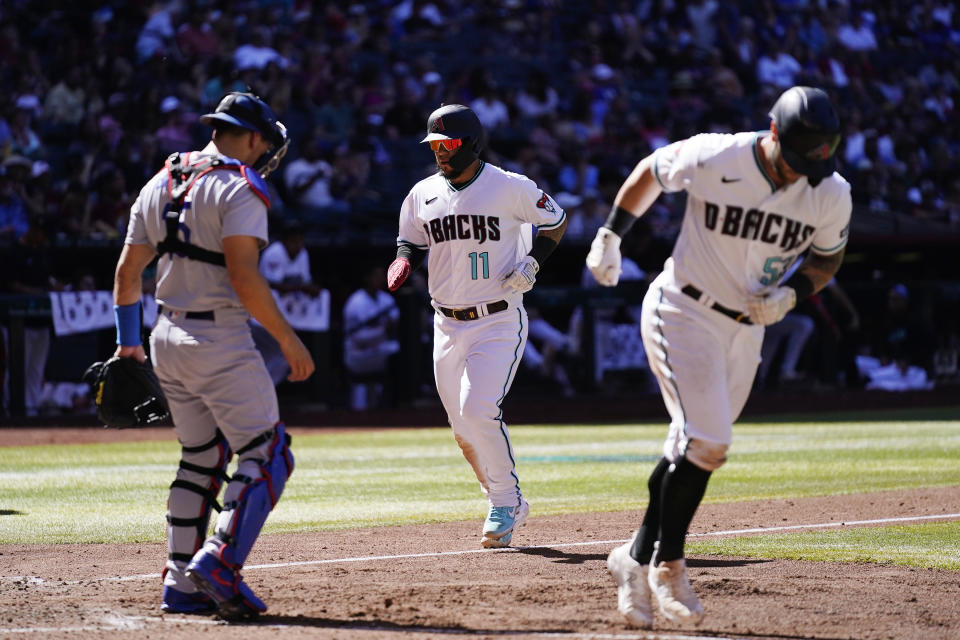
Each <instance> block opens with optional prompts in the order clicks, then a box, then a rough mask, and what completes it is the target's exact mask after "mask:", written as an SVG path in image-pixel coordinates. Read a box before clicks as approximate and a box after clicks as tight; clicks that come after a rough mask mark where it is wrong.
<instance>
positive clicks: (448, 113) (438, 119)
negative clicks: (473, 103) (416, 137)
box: [420, 104, 483, 156]
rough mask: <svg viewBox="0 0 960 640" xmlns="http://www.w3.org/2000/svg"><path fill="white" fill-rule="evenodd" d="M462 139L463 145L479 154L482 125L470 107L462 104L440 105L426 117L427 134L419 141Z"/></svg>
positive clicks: (481, 148) (481, 149) (481, 140)
mask: <svg viewBox="0 0 960 640" xmlns="http://www.w3.org/2000/svg"><path fill="white" fill-rule="evenodd" d="M457 139H459V140H463V146H464V148H466V149H469V150H471V151H473V154H474V156H479V155H480V152H481V151H483V125H482V124H480V118H478V117H477V114H475V113H474V112H473V110H472V109H471V108H470V107H466V106H464V105H462V104H447V105H441V106H440V108H439V109H437V110H436V111H434V112H433V113H431V114H430V117H429V118H427V135H426V137H425V138H424V139H423V140H421V141H420V142H429V141H431V140H457Z"/></svg>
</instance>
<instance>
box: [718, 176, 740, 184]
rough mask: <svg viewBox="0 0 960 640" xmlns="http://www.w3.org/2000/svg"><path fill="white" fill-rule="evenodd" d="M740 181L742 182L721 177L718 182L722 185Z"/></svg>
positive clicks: (738, 179)
mask: <svg viewBox="0 0 960 640" xmlns="http://www.w3.org/2000/svg"><path fill="white" fill-rule="evenodd" d="M740 180H742V178H728V177H727V176H723V177H722V178H720V182H722V183H724V184H727V183H730V182H740Z"/></svg>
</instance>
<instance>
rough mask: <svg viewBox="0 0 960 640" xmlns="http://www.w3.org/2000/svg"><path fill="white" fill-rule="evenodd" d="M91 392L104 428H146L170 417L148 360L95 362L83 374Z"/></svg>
mask: <svg viewBox="0 0 960 640" xmlns="http://www.w3.org/2000/svg"><path fill="white" fill-rule="evenodd" d="M83 380H84V382H86V383H87V384H89V385H90V386H91V387H92V389H93V395H94V400H95V402H96V405H97V417H98V418H100V421H101V422H103V424H104V425H105V426H107V427H113V428H115V429H126V428H129V427H145V426H147V425H151V424H156V423H157V422H161V421H163V420H166V419H167V417H168V416H169V415H170V410H169V409H168V408H167V399H166V398H165V397H164V395H163V390H162V389H161V388H160V381H159V380H157V375H156V374H155V373H154V372H153V367H151V366H150V363H149V361H147V362H146V363H143V364H141V363H139V362H137V361H136V360H135V359H134V358H118V357H116V356H114V357H113V358H110V359H109V360H107V361H106V362H94V363H93V364H92V365H90V367H89V368H88V369H87V370H86V372H85V373H84V374H83Z"/></svg>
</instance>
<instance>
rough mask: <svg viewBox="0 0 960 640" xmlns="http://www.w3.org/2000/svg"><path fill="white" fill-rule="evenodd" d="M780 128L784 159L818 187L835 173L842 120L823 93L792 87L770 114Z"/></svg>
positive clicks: (820, 90)
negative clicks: (821, 181) (824, 179)
mask: <svg viewBox="0 0 960 640" xmlns="http://www.w3.org/2000/svg"><path fill="white" fill-rule="evenodd" d="M770 117H771V118H773V121H774V122H775V123H776V125H777V133H778V135H779V136H780V149H781V151H782V153H783V159H784V160H785V161H786V162H787V164H788V165H789V166H790V168H791V169H793V170H794V171H796V172H797V173H802V174H804V175H805V176H807V178H808V179H809V180H810V184H812V185H814V186H816V185H817V184H818V183H819V182H820V180H822V179H823V178H826V177H827V176H829V175H830V174H832V173H833V172H834V170H835V169H836V166H837V159H836V156H835V155H834V153H835V152H836V150H837V145H839V144H840V119H839V118H838V117H837V112H836V111H835V110H834V108H833V105H832V104H831V103H830V98H829V97H828V96H827V94H826V92H824V91H823V90H822V89H815V88H813V87H792V88H790V89H787V90H786V91H784V92H783V94H781V96H780V97H779V98H778V99H777V101H776V103H774V105H773V108H772V109H771V110H770Z"/></svg>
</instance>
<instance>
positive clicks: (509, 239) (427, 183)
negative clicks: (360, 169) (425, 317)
mask: <svg viewBox="0 0 960 640" xmlns="http://www.w3.org/2000/svg"><path fill="white" fill-rule="evenodd" d="M421 142H427V143H429V144H430V149H431V150H432V151H433V153H434V156H435V157H436V161H437V168H438V169H439V171H438V172H437V173H436V174H435V175H432V176H430V177H429V178H426V179H424V180H421V181H420V182H418V183H417V184H416V185H414V187H413V189H411V190H410V193H409V194H407V197H406V199H405V200H404V201H403V205H402V206H401V208H400V233H399V236H398V237H397V257H396V260H394V261H393V263H392V264H391V265H390V268H389V270H388V272H387V287H388V288H389V289H390V291H395V290H396V289H397V288H398V287H399V286H400V285H401V284H403V282H404V280H406V279H407V276H409V275H410V272H411V271H412V270H413V269H415V268H416V267H417V266H418V265H419V264H420V263H421V262H422V261H423V258H424V257H425V256H426V255H429V258H428V261H427V270H428V273H429V275H428V282H429V288H430V297H431V298H432V303H431V304H432V305H433V308H434V309H435V311H436V313H435V315H434V332H433V341H434V342H433V371H434V376H435V377H436V381H437V391H438V393H439V394H440V400H441V401H442V402H443V406H444V409H446V412H447V419H448V420H449V422H450V426H451V427H452V428H453V434H454V437H455V438H456V440H457V444H459V445H460V449H461V450H462V451H463V455H464V457H465V458H466V459H467V462H469V463H470V466H471V467H473V471H474V473H476V475H477V479H478V480H479V481H480V485H481V487H482V491H483V493H484V495H486V497H487V499H488V500H489V502H490V512H489V514H488V515H487V519H486V521H485V522H484V524H483V535H482V537H481V540H480V544H481V545H482V546H483V547H485V548H497V547H506V546H509V544H510V540H511V539H512V537H513V532H514V529H515V528H516V527H519V526H520V525H522V524H523V523H524V522H525V521H526V519H527V515H528V514H529V511H530V505H529V504H527V501H526V500H524V499H523V494H522V493H521V491H520V481H519V478H518V476H517V471H516V464H515V458H514V455H513V447H512V446H511V444H510V435H509V433H508V432H507V425H506V424H504V422H503V413H502V411H501V409H500V405H501V404H502V403H503V399H504V398H505V397H506V395H507V392H508V391H509V390H510V385H511V383H512V382H513V377H514V376H515V375H516V373H517V368H518V366H519V363H520V357H521V355H522V354H523V348H524V345H525V344H526V341H527V328H528V326H527V314H526V311H524V308H523V294H524V293H525V292H527V291H529V290H530V289H532V288H533V284H534V281H535V280H536V277H537V273H538V271H539V270H540V267H541V266H542V265H543V262H544V261H545V260H546V259H547V256H549V255H550V254H551V253H552V252H553V250H554V249H555V248H556V246H557V243H558V242H559V241H560V238H562V237H563V232H564V230H565V229H566V226H567V220H566V216H565V214H564V212H563V209H561V208H560V207H559V206H557V204H556V202H554V200H553V198H551V197H550V196H549V195H547V194H546V193H544V192H543V191H541V190H540V189H539V188H538V187H537V185H536V184H535V183H534V182H533V181H532V180H530V179H529V178H527V177H526V176H522V175H519V174H516V173H511V172H509V171H504V170H503V169H500V168H499V167H494V166H492V165H489V164H486V163H485V162H484V161H483V160H481V159H480V153H481V151H482V150H483V142H484V132H483V127H482V125H481V124H480V120H479V119H478V118H477V116H476V114H475V113H474V112H473V111H471V110H470V109H469V108H468V107H465V106H463V105H459V104H450V105H446V106H441V107H440V108H439V109H437V110H436V111H434V112H433V113H431V114H430V118H429V119H428V120H427V136H426V137H425V138H424V139H423V140H422V141H421ZM533 227H536V232H535V233H534V229H533Z"/></svg>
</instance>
